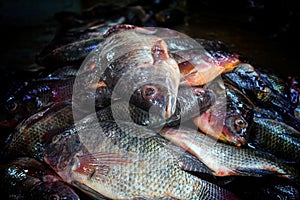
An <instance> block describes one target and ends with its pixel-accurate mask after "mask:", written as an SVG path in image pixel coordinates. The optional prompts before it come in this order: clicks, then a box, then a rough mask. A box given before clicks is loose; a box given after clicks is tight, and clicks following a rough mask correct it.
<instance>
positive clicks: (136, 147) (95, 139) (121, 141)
mask: <svg viewBox="0 0 300 200" xmlns="http://www.w3.org/2000/svg"><path fill="white" fill-rule="evenodd" d="M77 130H78V132H77V133H76V130H75V132H74V130H70V131H69V132H66V133H65V134H63V135H60V136H58V137H56V138H54V139H53V141H52V142H51V143H50V144H49V145H47V146H46V152H45V161H46V163H48V164H49V165H50V166H51V167H52V168H53V169H54V170H55V171H56V172H57V173H58V174H59V175H60V176H61V177H62V178H63V179H64V180H65V181H67V182H69V183H71V184H72V183H73V184H75V185H77V186H78V185H85V186H87V187H85V188H86V189H87V188H88V189H87V190H89V191H94V196H97V193H100V194H101V195H103V196H105V197H108V198H112V199H134V198H164V197H169V198H175V199H229V198H230V197H231V198H236V197H235V196H234V195H233V194H231V193H229V192H228V191H225V190H224V189H221V188H220V187H218V186H216V185H213V184H211V183H209V182H207V181H204V180H201V179H199V178H197V177H195V176H193V175H191V174H189V173H187V172H185V171H183V170H182V169H181V168H180V166H179V165H178V162H177V160H176V158H175V157H174V156H173V155H172V153H171V152H170V151H168V149H166V148H165V147H164V146H165V145H166V143H168V142H167V141H166V140H164V139H163V138H161V137H158V135H157V134H156V133H155V132H153V131H151V130H149V129H146V128H145V127H142V126H138V125H135V124H133V123H129V122H122V121H119V122H118V123H116V122H112V121H106V122H100V123H94V124H89V126H84V127H77ZM80 130H82V132H80ZM101 130H102V131H101ZM81 188H82V187H81ZM82 189H83V188H82ZM95 191H96V192H95ZM86 192H88V191H86Z"/></svg>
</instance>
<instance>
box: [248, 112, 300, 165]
mask: <svg viewBox="0 0 300 200" xmlns="http://www.w3.org/2000/svg"><path fill="white" fill-rule="evenodd" d="M253 122H254V123H253V125H252V127H251V133H250V134H249V143H251V145H252V146H254V147H255V148H257V149H260V150H263V151H264V152H268V153H271V154H273V155H276V156H277V157H279V158H282V159H286V160H288V161H294V162H298V163H299V162H300V154H299V153H298V152H299V151H300V132H299V131H297V130H296V129H294V128H293V127H291V126H289V125H287V124H285V123H283V122H280V121H277V120H272V119H264V118H256V117H255V118H254V119H253Z"/></svg>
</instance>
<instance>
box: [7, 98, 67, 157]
mask: <svg viewBox="0 0 300 200" xmlns="http://www.w3.org/2000/svg"><path fill="white" fill-rule="evenodd" d="M71 125H73V115H72V105H71V103H70V102H62V103H56V104H53V105H51V106H50V107H47V108H45V109H43V110H41V111H39V112H37V113H35V114H34V115H32V116H30V117H28V118H27V119H25V120H23V121H22V122H21V123H20V124H18V126H17V127H16V128H15V130H14V131H13V132H12V133H10V135H9V136H8V139H7V140H6V142H5V143H6V145H5V147H4V149H3V151H2V155H3V156H4V157H5V158H7V157H16V156H20V155H22V156H29V157H34V158H36V159H39V160H41V161H42V160H43V157H42V156H43V145H44V144H45V143H46V142H47V141H49V140H51V138H52V137H53V136H54V135H56V134H59V133H61V132H63V131H64V130H66V129H67V128H69V127H70V126H71Z"/></svg>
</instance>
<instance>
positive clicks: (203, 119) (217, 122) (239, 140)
mask: <svg viewBox="0 0 300 200" xmlns="http://www.w3.org/2000/svg"><path fill="white" fill-rule="evenodd" d="M216 83H217V82H216ZM222 86H224V88H223V87H222ZM217 90H224V93H225V94H226V96H223V97H222V96H220V98H219V100H217V101H216V103H215V104H214V105H212V106H211V107H210V108H209V109H208V110H207V111H206V112H204V113H203V114H201V115H200V116H197V117H196V118H195V119H194V123H195V124H196V126H197V127H198V128H199V129H200V130H201V131H203V132H204V133H206V134H208V135H210V136H212V137H214V138H216V139H218V140H220V141H222V142H224V143H228V144H231V145H235V146H244V145H246V144H247V140H246V138H247V136H248V134H249V129H250V125H251V123H252V118H253V115H254V111H253V110H254V107H255V106H254V105H253V103H252V102H251V101H250V100H249V99H248V98H247V97H246V96H245V95H244V94H243V93H242V92H241V91H239V90H238V89H237V88H235V87H233V86H232V85H230V84H228V83H226V82H224V85H219V86H218V87H217V89H216V91H217Z"/></svg>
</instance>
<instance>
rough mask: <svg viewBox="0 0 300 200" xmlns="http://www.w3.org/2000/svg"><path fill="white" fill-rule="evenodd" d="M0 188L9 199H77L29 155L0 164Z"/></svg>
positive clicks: (49, 171)
mask: <svg viewBox="0 0 300 200" xmlns="http://www.w3.org/2000/svg"><path fill="white" fill-rule="evenodd" d="M0 175H1V178H2V179H1V182H0V189H1V191H2V192H3V193H4V194H5V195H7V196H1V198H2V199H3V198H4V199H10V200H26V199H32V200H50V199H53V200H54V199H57V200H59V199H61V200H62V199H64V200H79V199H80V198H79V196H78V195H77V194H76V193H75V192H74V190H73V189H72V188H71V187H70V186H69V185H68V184H66V183H64V182H63V180H62V179H61V178H60V177H59V176H58V175H57V174H56V173H55V172H54V171H52V170H50V169H49V168H47V166H45V165H43V164H42V163H40V162H38V161H37V160H35V159H33V158H29V157H20V158H17V159H15V160H12V161H9V162H7V163H5V164H1V165H0Z"/></svg>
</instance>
